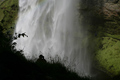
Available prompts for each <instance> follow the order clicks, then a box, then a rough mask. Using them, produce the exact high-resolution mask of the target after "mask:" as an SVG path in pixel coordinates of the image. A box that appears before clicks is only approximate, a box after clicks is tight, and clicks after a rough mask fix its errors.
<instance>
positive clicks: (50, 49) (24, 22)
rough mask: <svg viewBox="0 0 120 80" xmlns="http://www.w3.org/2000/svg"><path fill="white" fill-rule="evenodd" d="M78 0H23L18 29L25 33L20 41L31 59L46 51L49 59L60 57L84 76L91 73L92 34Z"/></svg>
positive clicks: (20, 32)
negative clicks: (90, 43) (86, 25)
mask: <svg viewBox="0 0 120 80" xmlns="http://www.w3.org/2000/svg"><path fill="white" fill-rule="evenodd" d="M77 3H78V2H77V0H19V7H20V9H19V18H18V21H17V24H16V29H15V33H18V34H22V33H25V34H26V35H28V37H26V36H25V37H22V36H21V37H20V38H18V39H16V40H14V41H13V42H16V43H17V45H16V46H15V49H16V50H23V53H22V54H24V56H25V57H26V58H27V59H29V60H36V59H38V58H39V55H43V56H44V57H45V59H46V60H47V61H48V62H52V61H53V60H54V61H59V62H61V63H62V64H63V65H65V66H66V67H67V68H68V69H70V70H72V71H74V72H76V73H78V75H80V76H83V77H84V76H91V71H90V69H91V59H90V53H89V52H88V51H87V47H88V39H87V37H88V34H87V31H86V30H85V28H83V27H84V26H82V25H81V22H80V21H81V20H82V19H81V18H82V15H81V18H80V19H78V17H77V16H76V14H77V13H78V11H77V8H76V5H77Z"/></svg>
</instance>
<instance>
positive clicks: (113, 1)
mask: <svg viewBox="0 0 120 80" xmlns="http://www.w3.org/2000/svg"><path fill="white" fill-rule="evenodd" d="M104 2H105V3H120V0H104Z"/></svg>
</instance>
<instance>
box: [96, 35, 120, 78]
mask: <svg viewBox="0 0 120 80" xmlns="http://www.w3.org/2000/svg"><path fill="white" fill-rule="evenodd" d="M102 39H103V40H102V45H103V46H102V48H101V49H99V51H98V52H97V55H96V59H97V60H98V62H99V66H98V67H100V68H101V69H102V70H104V71H105V72H106V73H108V74H109V75H111V76H116V75H119V74H120V49H119V48H120V41H119V40H117V39H114V38H111V37H103V38H102Z"/></svg>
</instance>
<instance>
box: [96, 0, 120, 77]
mask: <svg viewBox="0 0 120 80" xmlns="http://www.w3.org/2000/svg"><path fill="white" fill-rule="evenodd" d="M101 12H103V14H102V16H103V20H104V22H103V23H102V24H103V26H100V27H99V28H100V29H101V30H99V31H100V32H99V34H102V36H100V35H98V36H99V37H98V43H99V45H97V46H98V50H97V54H96V58H97V60H98V63H99V67H100V69H101V70H102V71H104V72H106V73H107V74H108V75H110V76H112V77H115V76H117V75H120V64H119V61H120V49H119V47H120V0H104V5H103V8H102V9H101Z"/></svg>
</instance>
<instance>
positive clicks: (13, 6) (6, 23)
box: [0, 0, 18, 35]
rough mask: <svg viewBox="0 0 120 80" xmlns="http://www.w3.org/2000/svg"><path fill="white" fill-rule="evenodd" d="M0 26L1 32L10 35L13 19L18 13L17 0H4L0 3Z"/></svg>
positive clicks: (13, 23)
mask: <svg viewBox="0 0 120 80" xmlns="http://www.w3.org/2000/svg"><path fill="white" fill-rule="evenodd" d="M0 14H2V16H0V26H1V27H2V29H3V31H2V32H3V33H4V34H6V35H8V33H9V34H10V35H11V34H12V33H13V29H14V25H15V20H16V19H17V18H16V17H17V14H18V0H4V1H3V2H2V3H1V4H0Z"/></svg>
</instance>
